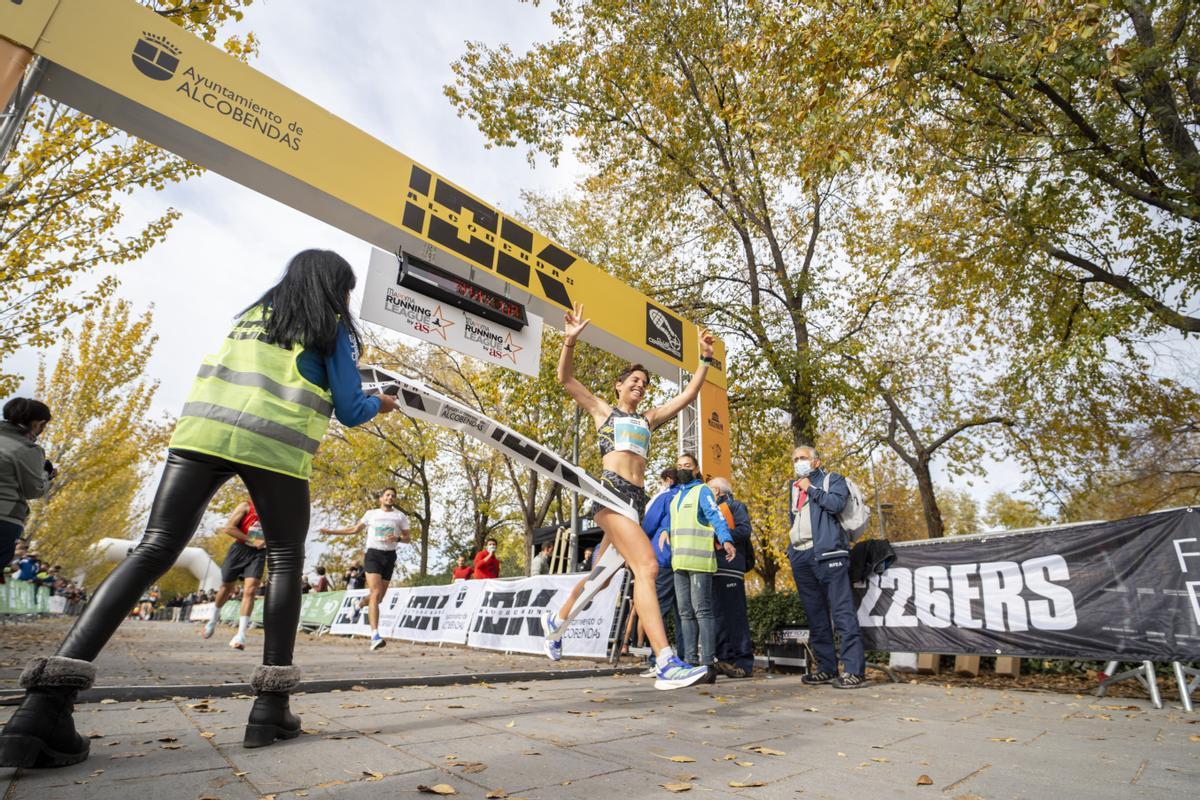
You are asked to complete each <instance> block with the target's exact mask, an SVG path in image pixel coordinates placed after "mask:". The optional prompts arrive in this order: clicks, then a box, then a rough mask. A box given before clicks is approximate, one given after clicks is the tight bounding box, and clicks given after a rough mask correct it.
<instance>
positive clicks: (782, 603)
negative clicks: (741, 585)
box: [746, 592, 808, 653]
mask: <svg viewBox="0 0 1200 800" xmlns="http://www.w3.org/2000/svg"><path fill="white" fill-rule="evenodd" d="M746 615H747V616H748V617H749V618H750V638H751V640H752V641H753V642H754V652H756V653H765V652H766V645H767V639H768V638H769V637H770V635H771V631H773V630H775V628H777V627H779V626H780V625H807V624H808V618H807V617H805V616H804V608H803V606H801V605H800V597H799V595H797V594H796V593H795V592H761V593H759V594H756V595H754V596H752V597H747V598H746Z"/></svg>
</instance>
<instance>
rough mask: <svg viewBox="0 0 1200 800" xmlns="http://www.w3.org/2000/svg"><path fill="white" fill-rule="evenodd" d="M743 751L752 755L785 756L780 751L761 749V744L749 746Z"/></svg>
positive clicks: (767, 748) (768, 748)
mask: <svg viewBox="0 0 1200 800" xmlns="http://www.w3.org/2000/svg"><path fill="white" fill-rule="evenodd" d="M743 749H744V750H749V751H751V752H753V753H762V754H763V755H764V756H786V755H787V753H785V752H783V751H782V750H772V749H771V748H770V747H763V746H762V745H761V744H755V745H749V746H747V747H745V748H743Z"/></svg>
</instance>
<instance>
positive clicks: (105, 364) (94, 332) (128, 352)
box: [26, 300, 171, 570]
mask: <svg viewBox="0 0 1200 800" xmlns="http://www.w3.org/2000/svg"><path fill="white" fill-rule="evenodd" d="M151 321H152V315H151V312H149V311H147V312H146V313H144V314H142V315H141V316H136V315H135V314H134V313H133V309H132V307H131V306H130V304H129V303H128V302H126V301H123V300H111V301H108V302H105V303H104V304H102V305H100V306H99V307H97V308H95V309H93V310H92V311H91V312H89V313H88V314H87V315H86V316H85V317H84V319H83V324H82V326H81V327H80V330H79V332H78V333H74V332H70V331H68V332H66V333H64V334H63V336H62V339H61V350H60V353H59V356H58V360H57V361H56V362H55V364H54V365H53V366H52V367H49V368H47V367H46V366H45V365H43V368H42V369H40V370H39V373H38V379H37V396H38V398H40V399H41V400H42V401H43V402H45V403H46V404H47V405H48V406H50V410H51V413H52V414H53V415H54V419H53V420H52V421H51V423H50V425H48V426H47V428H46V432H45V433H44V434H43V435H42V437H41V439H40V442H41V444H42V446H43V447H44V448H45V450H46V457H47V458H48V459H50V461H51V462H53V463H54V465H55V466H56V467H57V469H58V477H57V478H55V480H54V481H52V482H51V484H50V489H49V491H48V492H47V493H46V496H45V497H44V498H43V499H42V500H40V501H37V502H35V503H33V504H32V509H31V513H30V517H29V524H28V526H27V528H26V530H27V533H28V535H29V536H30V538H31V539H32V540H33V541H35V542H37V544H38V547H40V548H41V549H42V551H43V552H45V553H47V554H48V555H50V557H51V558H53V559H54V560H55V561H58V562H61V563H62V564H63V565H64V566H65V567H67V569H68V570H70V569H73V568H77V567H78V568H81V569H86V568H87V567H89V566H92V565H93V563H94V562H95V555H94V553H93V552H92V551H91V550H90V547H91V545H93V544H95V542H97V541H98V540H100V539H103V538H105V537H116V538H128V537H132V536H133V535H135V534H136V533H137V532H138V528H139V526H140V523H141V521H142V519H143V515H144V513H145V508H144V507H143V502H142V496H141V494H140V493H141V489H142V487H143V485H144V483H145V481H146V480H147V479H148V478H149V476H150V473H151V471H152V470H153V468H154V466H155V465H156V464H157V463H158V459H159V458H160V457H161V456H162V453H163V450H164V448H165V447H166V443H167V439H168V438H169V435H170V428H171V426H170V424H169V421H168V420H155V419H154V418H153V416H152V415H151V402H152V400H153V399H154V393H155V391H156V390H157V388H158V383H157V382H156V381H151V380H148V379H147V378H146V377H145V371H146V363H147V362H148V360H149V358H150V355H151V353H152V351H153V349H154V344H155V342H156V341H157V337H156V336H155V335H154V334H153V333H152V329H151Z"/></svg>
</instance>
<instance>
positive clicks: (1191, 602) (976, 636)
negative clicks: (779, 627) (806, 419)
mask: <svg viewBox="0 0 1200 800" xmlns="http://www.w3.org/2000/svg"><path fill="white" fill-rule="evenodd" d="M896 553H897V559H896V562H895V564H894V565H893V566H892V567H891V568H890V569H888V570H887V571H886V572H884V574H883V575H874V576H872V577H871V578H870V579H869V580H868V581H867V583H866V584H865V586H859V587H856V592H857V594H858V599H859V606H858V619H859V623H860V625H861V626H862V631H863V637H864V640H865V644H866V646H867V648H869V649H873V650H889V651H908V652H925V653H970V654H979V655H994V654H1004V655H1011V656H1034V657H1039V656H1040V657H1054V656H1063V657H1070V658H1082V659H1097V660H1103V661H1109V660H1115V661H1145V660H1149V661H1158V662H1170V661H1191V660H1195V659H1197V658H1200V510H1198V509H1190V508H1187V509H1177V510H1173V511H1162V512H1158V513H1155V514H1147V515H1145V516H1140V517H1132V518H1130V519H1124V520H1119V521H1116V522H1094V523H1085V524H1080V525H1072V526H1067V527H1063V528H1057V529H1045V530H1038V531H1030V532H1027V533H1012V534H1003V533H995V534H984V535H981V536H978V537H971V538H969V539H955V538H950V539H937V540H931V541H928V542H911V543H904V544H902V545H898V546H897V547H896Z"/></svg>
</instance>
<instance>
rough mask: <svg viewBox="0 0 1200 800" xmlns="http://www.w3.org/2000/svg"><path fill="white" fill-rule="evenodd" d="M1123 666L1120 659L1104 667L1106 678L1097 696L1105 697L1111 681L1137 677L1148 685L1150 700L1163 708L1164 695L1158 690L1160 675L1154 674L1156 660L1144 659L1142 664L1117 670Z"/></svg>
mask: <svg viewBox="0 0 1200 800" xmlns="http://www.w3.org/2000/svg"><path fill="white" fill-rule="evenodd" d="M1120 666H1121V662H1120V661H1110V662H1108V664H1106V665H1105V667H1104V672H1103V673H1102V674H1103V675H1104V678H1103V679H1101V681H1100V685H1099V686H1097V687H1096V696H1097V697H1104V693H1105V692H1106V691H1107V690H1108V685H1109V684H1110V683H1116V682H1117V681H1127V680H1129V679H1130V678H1136V679H1137V680H1138V682H1139V683H1141V684H1142V686H1145V687H1146V691H1148V692H1149V693H1150V702H1152V703H1154V707H1155V708H1162V707H1163V701H1162V695H1160V694H1159V692H1158V677H1157V676H1156V675H1155V674H1154V662H1153V661H1143V662H1142V663H1141V666H1137V667H1134V668H1133V669H1127V670H1125V671H1124V672H1116V669H1117V668H1118V667H1120Z"/></svg>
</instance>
